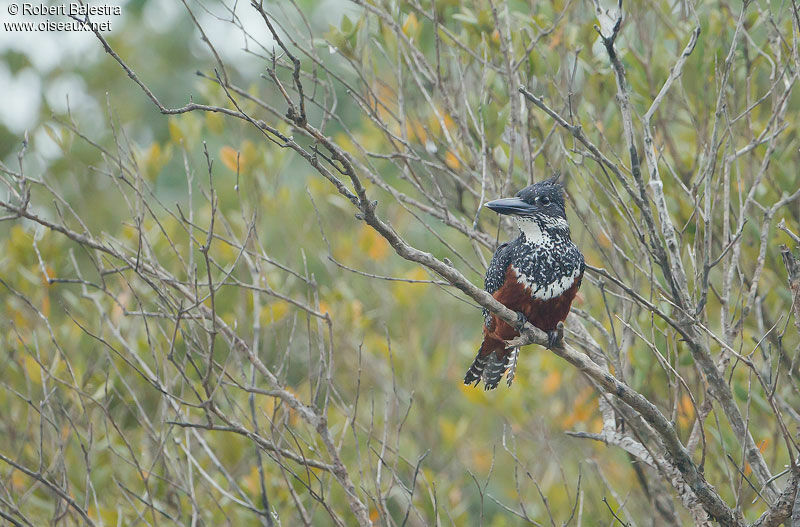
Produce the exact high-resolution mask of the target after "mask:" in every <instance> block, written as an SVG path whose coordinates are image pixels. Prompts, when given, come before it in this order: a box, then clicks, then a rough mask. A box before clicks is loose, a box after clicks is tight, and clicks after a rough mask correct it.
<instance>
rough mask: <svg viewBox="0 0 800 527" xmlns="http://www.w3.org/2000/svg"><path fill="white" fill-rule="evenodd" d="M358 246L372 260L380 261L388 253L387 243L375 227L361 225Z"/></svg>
mask: <svg viewBox="0 0 800 527" xmlns="http://www.w3.org/2000/svg"><path fill="white" fill-rule="evenodd" d="M358 247H359V249H361V251H362V252H365V253H367V255H368V256H369V257H370V258H371V259H372V260H374V261H376V262H380V261H382V260H384V259H386V256H387V255H388V254H389V243H388V242H387V241H386V240H385V239H384V237H383V236H381V235H380V234H378V233H377V232H376V231H375V229H373V228H372V227H368V226H366V225H363V226H362V227H361V233H360V234H359V236H358Z"/></svg>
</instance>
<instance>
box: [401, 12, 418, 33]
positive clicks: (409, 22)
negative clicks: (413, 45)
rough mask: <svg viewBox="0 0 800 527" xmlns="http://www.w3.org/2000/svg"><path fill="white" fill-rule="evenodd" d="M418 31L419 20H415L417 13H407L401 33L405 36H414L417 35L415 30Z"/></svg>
mask: <svg viewBox="0 0 800 527" xmlns="http://www.w3.org/2000/svg"><path fill="white" fill-rule="evenodd" d="M418 31H419V21H418V20H417V15H415V14H414V13H409V14H408V17H406V21H405V22H404V23H403V33H404V34H405V35H406V36H407V37H411V38H414V37H415V36H417V32H418Z"/></svg>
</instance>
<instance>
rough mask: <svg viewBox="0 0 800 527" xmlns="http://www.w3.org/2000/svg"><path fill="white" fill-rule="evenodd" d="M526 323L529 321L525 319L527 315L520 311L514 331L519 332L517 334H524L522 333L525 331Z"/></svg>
mask: <svg viewBox="0 0 800 527" xmlns="http://www.w3.org/2000/svg"><path fill="white" fill-rule="evenodd" d="M526 322H528V319H527V318H525V315H523V314H522V313H521V312H520V311H517V323H516V324H514V329H516V330H517V333H522V331H523V330H524V329H525V323H526Z"/></svg>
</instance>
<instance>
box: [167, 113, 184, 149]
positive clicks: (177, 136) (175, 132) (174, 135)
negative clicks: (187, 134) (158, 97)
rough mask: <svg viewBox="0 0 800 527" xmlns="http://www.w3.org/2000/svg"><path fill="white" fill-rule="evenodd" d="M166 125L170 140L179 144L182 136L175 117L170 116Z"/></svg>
mask: <svg viewBox="0 0 800 527" xmlns="http://www.w3.org/2000/svg"><path fill="white" fill-rule="evenodd" d="M168 127H169V138H170V139H172V142H173V143H176V144H181V142H182V141H183V137H184V136H183V131H182V130H181V127H180V126H178V120H177V119H175V118H170V120H169V124H168Z"/></svg>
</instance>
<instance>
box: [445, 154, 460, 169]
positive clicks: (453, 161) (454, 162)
mask: <svg viewBox="0 0 800 527" xmlns="http://www.w3.org/2000/svg"><path fill="white" fill-rule="evenodd" d="M444 162H445V164H446V165H447V166H449V167H450V168H452V169H453V170H458V169H459V167H461V163H459V161H458V158H457V157H456V155H455V154H454V153H453V152H449V151H448V152H447V153H446V154H445V155H444Z"/></svg>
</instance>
